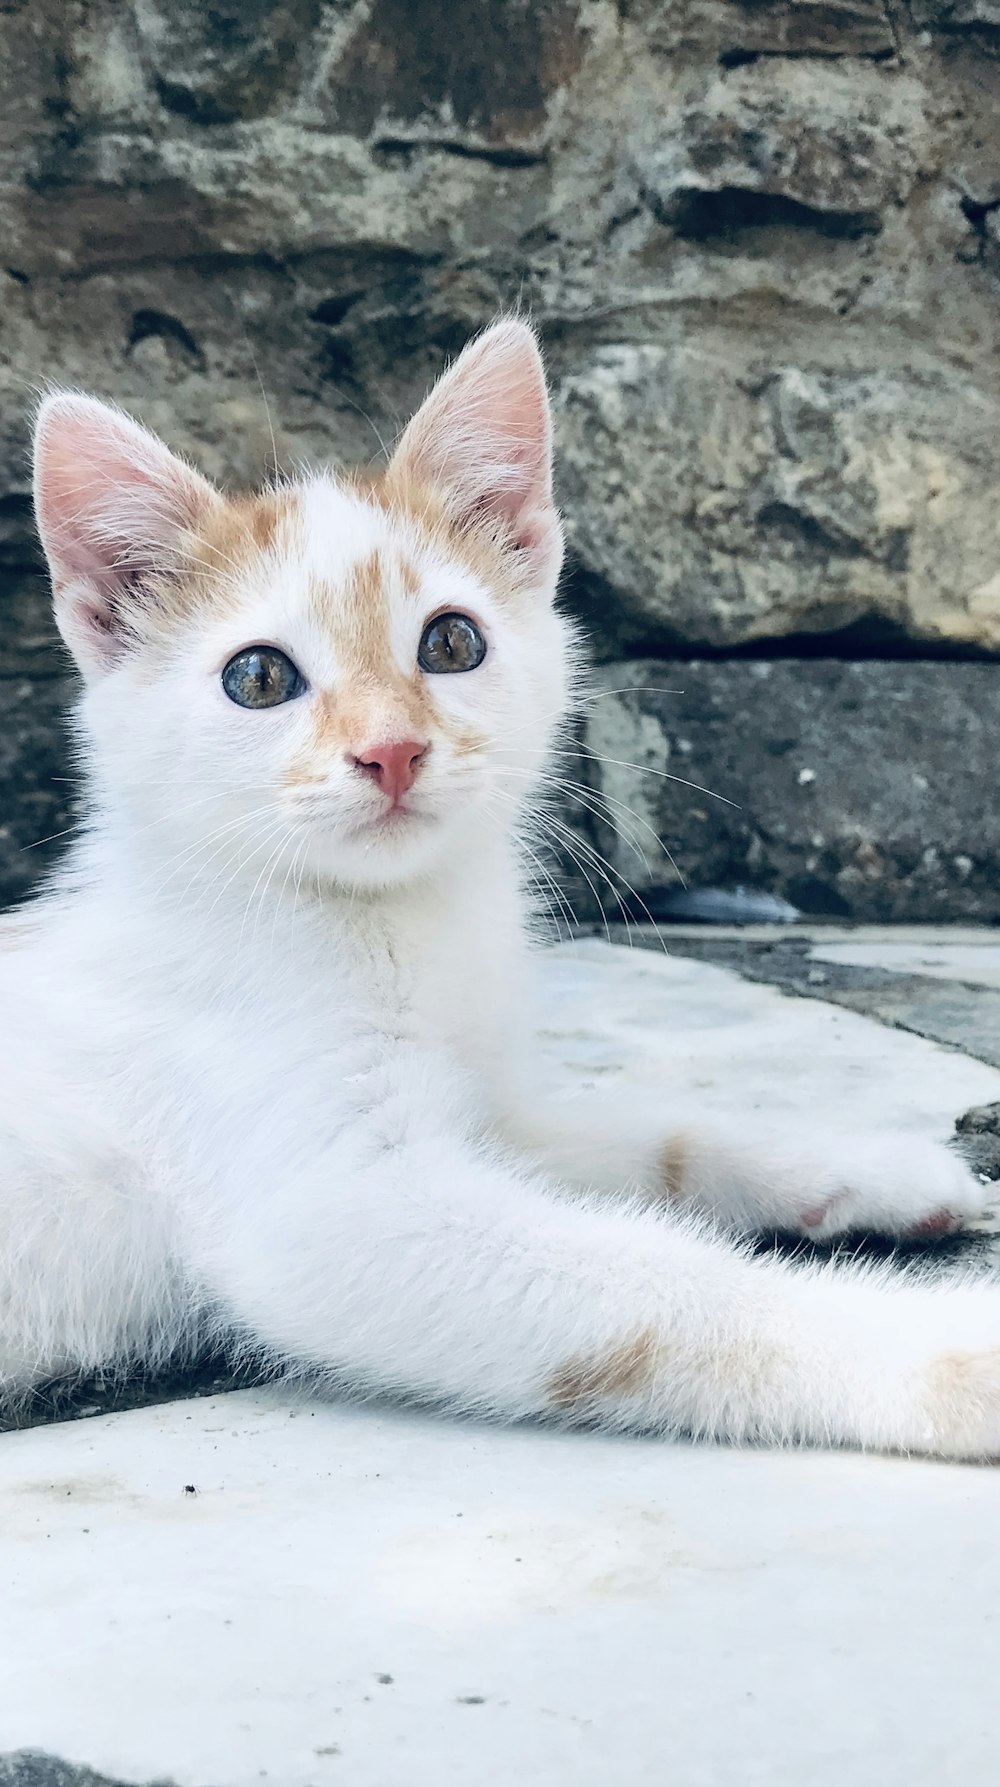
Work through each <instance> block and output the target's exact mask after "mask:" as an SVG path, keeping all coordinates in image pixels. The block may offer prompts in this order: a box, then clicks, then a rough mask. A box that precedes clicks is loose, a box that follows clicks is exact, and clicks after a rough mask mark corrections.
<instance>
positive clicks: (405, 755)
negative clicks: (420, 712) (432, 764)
mask: <svg viewBox="0 0 1000 1787" xmlns="http://www.w3.org/2000/svg"><path fill="white" fill-rule="evenodd" d="M429 750H430V746H429V745H421V744H418V743H417V741H416V739H414V738H404V739H402V740H401V742H400V743H399V744H398V745H371V746H370V747H369V749H368V750H367V751H361V752H359V753H358V755H357V756H356V757H355V758H354V767H355V769H360V770H363V771H364V773H365V775H366V776H371V779H372V781H373V782H377V783H378V785H379V787H380V788H381V789H382V792H383V793H384V794H387V795H388V796H389V799H390V800H391V801H392V802H393V805H395V804H396V803H397V802H398V801H399V799H400V798H401V796H402V795H404V794H405V793H406V790H407V789H408V788H412V787H413V784H414V782H415V781H416V779H417V771H418V770H419V768H420V765H421V764H422V763H423V761H424V758H425V757H426V755H427V753H428V751H429Z"/></svg>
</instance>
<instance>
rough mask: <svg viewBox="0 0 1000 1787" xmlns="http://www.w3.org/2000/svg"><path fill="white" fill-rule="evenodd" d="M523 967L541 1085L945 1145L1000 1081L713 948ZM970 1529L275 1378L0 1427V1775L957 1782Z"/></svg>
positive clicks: (994, 1579)
mask: <svg viewBox="0 0 1000 1787" xmlns="http://www.w3.org/2000/svg"><path fill="white" fill-rule="evenodd" d="M545 977H546V979H545V987H546V1001H545V1027H544V1031H543V1034H542V1042H543V1051H544V1057H545V1069H544V1072H545V1076H546V1077H547V1080H548V1084H549V1085H550V1087H551V1090H552V1092H553V1095H554V1096H560V1097H566V1098H572V1097H574V1096H581V1097H586V1096H587V1095H588V1092H589V1091H590V1090H591V1089H592V1088H593V1087H594V1086H595V1085H597V1084H599V1083H604V1084H611V1085H614V1084H616V1083H624V1082H625V1081H628V1082H629V1083H636V1082H645V1083H647V1084H648V1085H650V1086H652V1087H655V1088H658V1089H659V1092H660V1093H661V1094H662V1097H663V1104H664V1112H665V1115H666V1114H667V1113H668V1112H669V1111H670V1110H671V1109H676V1108H677V1107H678V1106H682V1107H683V1106H684V1105H685V1104H686V1103H687V1102H688V1101H689V1100H690V1101H691V1102H694V1103H696V1104H697V1105H698V1106H699V1107H700V1108H702V1109H705V1110H712V1109H716V1110H722V1109H727V1110H733V1109H734V1108H735V1109H739V1108H742V1109H748V1108H762V1107H767V1108H768V1109H769V1110H771V1111H772V1112H774V1113H776V1114H779V1115H780V1114H781V1113H782V1112H786V1113H788V1114H789V1115H792V1114H796V1115H798V1116H799V1117H800V1118H801V1116H802V1115H803V1114H804V1113H808V1114H809V1115H811V1116H817V1115H819V1114H822V1116H823V1117H824V1119H825V1120H827V1121H836V1120H837V1117H838V1114H840V1116H841V1120H842V1121H844V1122H845V1123H846V1122H848V1121H849V1122H850V1123H851V1125H852V1126H854V1127H861V1128H863V1127H866V1126H868V1127H881V1126H884V1125H885V1124H903V1125H905V1126H906V1127H908V1128H909V1129H910V1130H911V1131H916V1132H922V1133H925V1134H927V1135H940V1136H945V1135H947V1134H949V1133H950V1131H951V1129H952V1125H953V1123H954V1120H955V1118H956V1116H958V1115H959V1114H960V1113H961V1112H962V1111H963V1110H965V1109H966V1108H967V1107H968V1106H970V1105H975V1104H983V1103H989V1102H991V1101H996V1100H998V1099H1000V1072H998V1070H997V1069H996V1068H994V1067H991V1066H988V1065H985V1064H984V1063H982V1062H979V1061H976V1060H974V1059H971V1058H969V1057H968V1056H965V1055H963V1054H961V1053H958V1052H956V1051H953V1050H949V1049H943V1048H941V1047H939V1046H937V1045H936V1044H934V1043H932V1042H927V1041H925V1040H923V1039H922V1038H920V1037H917V1036H915V1035H911V1034H907V1033H905V1032H900V1031H889V1030H886V1029H884V1028H883V1027H881V1026H880V1025H878V1024H877V1023H875V1022H873V1021H872V1020H871V1019H869V1018H866V1017H864V1016H861V1015H858V1014H856V1013H854V1012H850V1011H846V1010H843V1009H840V1008H838V1007H837V1006H831V1005H825V1004H822V1003H820V1002H818V1001H814V1000H798V999H791V998H788V997H787V996H786V995H785V994H783V993H782V992H781V991H780V990H778V989H776V988H773V987H768V986H765V985H762V984H754V983H752V982H750V981H747V980H744V979H741V978H740V977H739V976H738V975H736V974H735V973H733V972H732V971H731V970H729V969H727V968H725V967H719V966H716V965H714V964H711V963H706V962H702V961H697V960H694V959H689V958H685V957H679V956H678V957H664V956H663V955H660V954H654V953H652V952H648V951H644V950H634V951H631V952H626V951H624V950H620V949H615V948H612V947H610V946H609V945H608V944H606V943H603V942H600V941H597V940H589V941H584V942H581V943H579V944H577V945H574V946H573V947H572V948H566V949H562V950H558V951H554V952H553V953H552V955H551V956H550V957H549V958H548V961H547V962H546V964H545ZM189 1486H190V1487H189ZM998 1519H1000V1477H998V1476H997V1474H996V1473H994V1472H991V1471H989V1470H985V1469H977V1468H974V1467H970V1466H957V1465H943V1464H936V1463H929V1462H921V1461H907V1460H902V1459H889V1458H881V1457H867V1458H866V1457H859V1456H854V1455H850V1454H847V1453H821V1452H815V1453H809V1452H793V1453H785V1454H773V1453H768V1452H764V1451H760V1452H755V1451H743V1452H739V1451H734V1450H729V1449H724V1448H714V1447H711V1446H698V1447H693V1446H687V1445H682V1444H676V1445H668V1444H664V1443H660V1442H656V1441H653V1440H648V1439H644V1440H628V1439H620V1438H609V1437H605V1436H602V1435H598V1434H593V1433H577V1434H562V1433H558V1432H556V1431H552V1430H548V1429H545V1428H544V1427H520V1428H512V1429H504V1428H493V1427H489V1426H486V1425H482V1424H476V1423H473V1422H462V1421H450V1420H445V1419H443V1418H436V1417H434V1416H432V1415H429V1414H425V1413H420V1412H413V1411H404V1410H386V1409H381V1408H352V1407H349V1406H344V1405H334V1406H330V1405H324V1404H320V1403H318V1402H311V1401H306V1400H297V1401H296V1400H293V1399H292V1398H291V1397H290V1396H289V1395H287V1394H285V1393H283V1392H278V1391H277V1390H260V1389H254V1390H250V1391H242V1392H239V1393H236V1394H230V1395H218V1396H217V1395H212V1396H210V1397H208V1398H207V1399H204V1400H201V1401H180V1402H174V1403H169V1404H165V1405H160V1406H157V1407H149V1408H144V1409H138V1410H134V1411H131V1412H128V1413H118V1414H110V1415H103V1416H100V1417H98V1418H95V1419H91V1420H82V1421H74V1422H70V1423H65V1424H58V1425H47V1426H39V1427H36V1428H33V1429H30V1430H26V1431H21V1432H13V1433H7V1434H4V1435H2V1436H0V1582H2V1583H3V1587H4V1615H5V1617H4V1619H3V1621H2V1622H0V1682H2V1684H3V1690H2V1693H0V1752H4V1753H6V1759H5V1757H4V1755H0V1782H2V1783H3V1784H4V1787H98V1783H96V1782H94V1781H93V1779H92V1778H88V1777H87V1776H83V1777H82V1778H81V1777H74V1775H73V1773H72V1772H71V1771H70V1770H69V1765H70V1764H81V1765H87V1766H88V1767H89V1768H92V1769H97V1770H99V1771H101V1773H102V1774H104V1775H107V1776H110V1777H113V1778H114V1779H115V1780H117V1781H126V1782H146V1781H151V1780H156V1781H164V1780H168V1781H173V1782H177V1783H179V1784H181V1787H251V1784H254V1787H259V1783H260V1782H261V1781H267V1782H271V1783H277V1784H279V1787H323V1784H325V1783H327V1782H330V1783H336V1782H340V1781H349V1782H350V1783H351V1787H425V1784H426V1787H451V1784H452V1783H455V1784H456V1787H457V1784H460V1787H499V1784H500V1783H506V1782H508V1781H513V1780H517V1781H519V1782H524V1783H537V1784H538V1787H543V1784H544V1787H591V1784H593V1787H598V1784H599V1787H607V1783H608V1782H609V1781H611V1782H615V1783H618V1782H621V1783H623V1784H626V1787H633V1784H635V1787H638V1784H641V1783H649V1784H650V1787H661V1784H662V1783H663V1782H664V1781H670V1782H677V1783H678V1787H728V1784H729V1783H736V1782H739V1783H740V1784H741V1787H744V1784H747V1783H753V1782H760V1783H762V1784H764V1783H766V1784H767V1787H771V1784H772V1783H779V1782H788V1783H790V1784H792V1783H794V1784H795V1787H841V1783H842V1782H843V1780H844V1779H845V1778H848V1779H850V1780H851V1782H852V1784H854V1787H868V1784H871V1787H875V1784H876V1783H878V1787H886V1784H887V1783H888V1784H890V1787H893V1784H896V1783H898V1784H899V1787H903V1784H904V1783H905V1784H906V1787H923V1784H926V1787H932V1784H933V1787H938V1784H939V1783H940V1782H942V1781H944V1780H949V1781H951V1780H953V1781H956V1782H959V1781H960V1782H962V1783H963V1787H977V1784H978V1783H984V1784H985V1783H987V1782H988V1783H992V1782H993V1781H994V1780H995V1779H996V1740H995V1720H994V1719H993V1717H992V1716H991V1714H990V1713H988V1712H986V1711H984V1709H987V1708H991V1707H992V1705H993V1701H994V1699H995V1683H996V1675H997V1667H998V1665H1000V1629H998V1626H997V1622H996V1609H997V1606H998V1604H1000V1550H998V1548H997V1545H996V1543H995V1537H996V1531H997V1526H998ZM23 1751H44V1752H47V1753H48V1757H49V1758H50V1760H49V1761H43V1760H39V1759H38V1758H34V1759H33V1758H24V1757H23V1756H21V1754H20V1753H21V1752H23ZM51 1759H55V1760H51Z"/></svg>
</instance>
